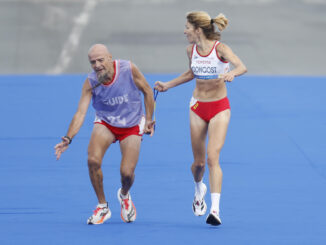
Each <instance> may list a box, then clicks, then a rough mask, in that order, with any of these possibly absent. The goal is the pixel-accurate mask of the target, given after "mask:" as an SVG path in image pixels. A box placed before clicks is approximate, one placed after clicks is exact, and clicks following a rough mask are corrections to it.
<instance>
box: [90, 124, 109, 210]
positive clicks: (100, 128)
mask: <svg viewBox="0 0 326 245" xmlns="http://www.w3.org/2000/svg"><path fill="white" fill-rule="evenodd" d="M114 140H115V136H114V135H113V134H112V133H111V131H110V130H109V129H108V128H107V127H106V126H104V125H102V124H94V128H93V132H92V136H91V140H90V142H89V146H88V170H89V177H90V179H91V182H92V185H93V188H94V191H95V193H96V196H97V199H98V202H99V204H103V203H106V200H105V195H104V190H103V173H102V168H101V166H102V159H103V157H104V154H105V152H106V150H107V149H108V147H109V146H110V145H111V144H112V142H114Z"/></svg>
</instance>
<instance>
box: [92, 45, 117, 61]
mask: <svg viewBox="0 0 326 245" xmlns="http://www.w3.org/2000/svg"><path fill="white" fill-rule="evenodd" d="M99 54H101V55H104V56H107V55H109V56H110V57H112V55H111V53H110V52H109V50H108V48H107V47H106V46H105V45H104V44H100V43H97V44H94V45H93V46H92V47H90V49H89V50H88V58H90V57H91V56H93V55H99Z"/></svg>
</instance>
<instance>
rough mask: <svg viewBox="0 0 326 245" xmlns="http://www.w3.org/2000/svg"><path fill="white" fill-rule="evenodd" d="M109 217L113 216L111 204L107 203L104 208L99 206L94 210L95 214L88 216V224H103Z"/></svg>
mask: <svg viewBox="0 0 326 245" xmlns="http://www.w3.org/2000/svg"><path fill="white" fill-rule="evenodd" d="M109 218H111V211H110V209H109V205H108V204H107V206H106V207H103V208H101V207H99V206H97V207H96V209H95V210H94V212H93V215H92V216H91V217H89V218H88V220H87V224H88V225H99V224H103V223H104V222H105V221H106V220H108V219H109Z"/></svg>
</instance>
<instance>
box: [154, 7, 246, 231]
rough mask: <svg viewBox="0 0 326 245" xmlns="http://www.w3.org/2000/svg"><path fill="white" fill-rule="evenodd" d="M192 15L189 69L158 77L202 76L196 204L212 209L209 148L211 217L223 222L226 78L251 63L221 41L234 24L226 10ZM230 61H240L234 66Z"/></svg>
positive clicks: (197, 100) (194, 137)
mask: <svg viewBox="0 0 326 245" xmlns="http://www.w3.org/2000/svg"><path fill="white" fill-rule="evenodd" d="M186 18H187V22H186V25H185V26H186V28H185V30H184V34H185V35H186V36H187V39H188V41H189V43H190V45H189V46H188V47H187V55H188V58H189V70H188V71H186V72H184V73H183V74H181V75H180V76H179V77H176V78H174V79H173V80H171V81H168V82H161V81H157V82H156V83H155V89H156V90H158V91H160V92H165V91H167V90H168V89H170V88H173V87H175V86H178V85H180V84H183V83H186V82H189V81H191V80H192V79H194V78H196V88H195V90H194V91H193V95H192V98H191V100H190V129H191V143H192V151H193V156H194V162H193V164H192V166H191V171H192V174H193V177H194V181H195V197H194V201H193V205H192V206H193V212H194V214H195V215H196V216H202V215H204V214H205V213H206V209H207V205H206V203H205V194H206V191H207V187H206V185H205V184H204V183H203V176H204V172H205V165H206V154H207V166H208V168H209V186H210V192H211V204H212V205H211V208H210V213H209V215H208V216H207V219H206V223H207V224H211V225H220V224H221V223H222V222H221V218H220V208H219V205H220V195H221V187H222V170H221V167H220V162H219V157H220V151H221V149H222V147H223V144H224V141H225V137H226V132H227V128H228V124H229V121H230V116H231V111H230V105H229V100H228V98H227V88H226V85H225V82H232V81H233V79H234V77H236V76H240V75H242V74H244V73H245V72H246V71H247V69H246V67H245V65H244V64H243V63H242V61H241V60H240V59H239V58H238V57H237V56H236V55H235V54H234V53H233V51H232V50H231V48H230V47H229V46H227V45H226V44H224V43H221V42H220V38H221V31H223V30H224V29H225V28H226V27H227V25H228V20H227V18H226V17H225V16H224V15H223V14H219V15H218V16H217V17H216V18H213V19H212V18H211V17H210V16H209V15H208V14H207V13H206V12H203V11H196V12H190V13H188V14H187V17H186ZM230 63H231V64H232V65H233V67H234V68H233V69H232V70H230V66H229V64H230ZM207 135H208V144H207V147H206V138H207Z"/></svg>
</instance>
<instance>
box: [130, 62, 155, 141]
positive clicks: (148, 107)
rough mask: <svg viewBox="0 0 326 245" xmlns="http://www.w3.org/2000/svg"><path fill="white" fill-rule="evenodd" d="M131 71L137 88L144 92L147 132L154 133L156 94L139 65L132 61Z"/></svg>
mask: <svg viewBox="0 0 326 245" xmlns="http://www.w3.org/2000/svg"><path fill="white" fill-rule="evenodd" d="M131 71H132V76H133V79H134V82H135V84H136V86H137V88H138V89H139V90H140V91H141V92H142V93H143V95H144V104H145V118H146V124H145V133H146V134H150V135H151V136H152V135H153V133H154V124H155V122H154V121H153V119H152V118H153V111H154V95H153V91H152V88H151V86H149V84H148V82H147V81H146V78H145V77H144V75H143V74H142V73H141V72H140V70H139V69H138V68H137V66H136V65H135V64H133V63H131Z"/></svg>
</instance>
